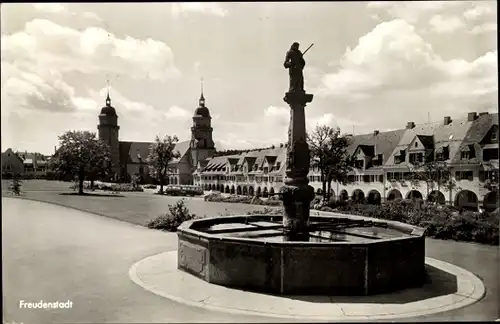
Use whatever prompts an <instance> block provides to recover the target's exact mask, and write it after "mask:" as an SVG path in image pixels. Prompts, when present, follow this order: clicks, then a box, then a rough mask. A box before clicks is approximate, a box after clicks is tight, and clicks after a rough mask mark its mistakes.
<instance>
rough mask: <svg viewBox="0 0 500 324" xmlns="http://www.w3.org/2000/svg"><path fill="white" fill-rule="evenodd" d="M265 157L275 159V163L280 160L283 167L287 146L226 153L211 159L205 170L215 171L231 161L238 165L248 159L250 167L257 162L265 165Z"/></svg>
mask: <svg viewBox="0 0 500 324" xmlns="http://www.w3.org/2000/svg"><path fill="white" fill-rule="evenodd" d="M265 158H268V159H270V160H274V161H273V163H277V162H280V164H281V165H280V169H282V168H283V165H284V164H285V158H286V148H285V147H277V148H271V149H263V150H254V151H251V152H246V153H242V154H238V155H225V156H218V157H214V158H212V159H210V161H209V162H208V165H207V166H206V167H205V169H204V171H206V172H213V171H215V169H217V168H219V167H221V166H225V165H226V164H227V163H229V161H231V163H235V164H237V165H238V166H242V165H243V163H244V161H245V160H247V161H248V163H249V166H250V168H252V167H253V165H254V164H257V165H258V166H259V167H260V166H262V165H263V163H264V159H265ZM233 161H234V162H233Z"/></svg>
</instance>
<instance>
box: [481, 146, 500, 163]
mask: <svg viewBox="0 0 500 324" xmlns="http://www.w3.org/2000/svg"><path fill="white" fill-rule="evenodd" d="M483 160H484V161H489V160H498V149H485V150H483Z"/></svg>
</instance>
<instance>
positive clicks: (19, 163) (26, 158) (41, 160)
mask: <svg viewBox="0 0 500 324" xmlns="http://www.w3.org/2000/svg"><path fill="white" fill-rule="evenodd" d="M49 159H50V158H49V157H48V156H46V155H43V154H41V153H28V152H24V153H21V152H14V151H12V149H10V148H8V149H7V150H6V151H5V152H3V153H2V176H4V177H8V176H9V175H14V174H19V175H21V176H23V177H37V176H40V177H42V176H44V175H45V174H46V172H47V168H48V162H49Z"/></svg>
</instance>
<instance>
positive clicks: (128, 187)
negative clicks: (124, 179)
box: [111, 183, 144, 192]
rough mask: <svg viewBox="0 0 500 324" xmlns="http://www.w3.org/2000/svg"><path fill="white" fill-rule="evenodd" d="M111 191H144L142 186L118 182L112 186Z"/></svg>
mask: <svg viewBox="0 0 500 324" xmlns="http://www.w3.org/2000/svg"><path fill="white" fill-rule="evenodd" d="M111 191H117V192H143V191H144V189H142V187H141V186H134V185H133V184H131V183H117V184H114V185H112V186H111Z"/></svg>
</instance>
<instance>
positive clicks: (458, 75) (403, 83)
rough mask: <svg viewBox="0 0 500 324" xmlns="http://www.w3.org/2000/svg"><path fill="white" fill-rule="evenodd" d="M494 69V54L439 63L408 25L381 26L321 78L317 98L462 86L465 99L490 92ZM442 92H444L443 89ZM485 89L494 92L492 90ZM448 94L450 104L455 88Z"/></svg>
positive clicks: (365, 97) (431, 51)
mask: <svg viewBox="0 0 500 324" xmlns="http://www.w3.org/2000/svg"><path fill="white" fill-rule="evenodd" d="M496 64H497V63H496V56H495V57H494V56H493V54H492V53H489V54H486V56H485V57H484V58H479V59H477V60H476V61H474V62H468V61H465V60H456V59H455V60H449V61H446V60H443V59H442V58H441V57H440V56H439V55H438V54H437V53H436V52H435V51H434V49H433V47H432V46H431V45H430V44H429V43H427V42H426V41H425V40H424V39H423V38H422V37H421V36H420V35H418V34H417V33H416V31H415V28H414V27H413V26H412V25H410V24H408V23H407V22H406V21H404V20H402V19H396V20H392V21H389V22H384V23H381V24H379V25H378V26H376V27H375V28H374V29H373V30H372V31H371V32H369V33H368V34H366V35H365V36H363V37H361V38H360V39H359V42H358V44H357V46H356V47H355V48H354V49H352V50H351V49H349V48H348V49H347V50H346V52H345V53H344V55H343V58H342V60H341V63H340V68H339V69H338V70H337V71H336V72H334V73H330V74H327V75H325V76H324V77H323V84H322V86H321V88H320V89H319V94H320V95H326V96H331V97H344V98H353V97H355V98H358V99H367V98H369V97H370V96H373V95H375V94H377V95H380V94H381V93H383V92H384V91H389V92H394V91H398V90H401V91H411V90H418V89H432V88H433V87H435V86H436V85H440V84H441V85H443V84H446V85H447V86H451V85H454V84H462V85H463V86H465V87H469V91H466V93H469V94H470V95H471V96H473V94H474V91H475V90H476V91H479V90H480V89H482V87H483V84H484V83H485V82H486V83H487V84H488V85H490V86H492V84H491V78H492V77H493V76H494V75H495V74H496V73H495V71H496V68H494V66H496ZM485 65H487V68H485V67H484V66H485ZM490 68H491V70H489V69H490ZM467 84H468V85H467ZM470 87H472V88H470ZM441 89H442V90H443V91H445V89H446V87H444V86H443V87H441ZM489 89H490V90H489V91H491V90H492V89H491V87H490V88H489ZM447 91H448V93H449V96H450V98H451V96H453V95H455V90H454V89H453V88H448V90H447Z"/></svg>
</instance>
